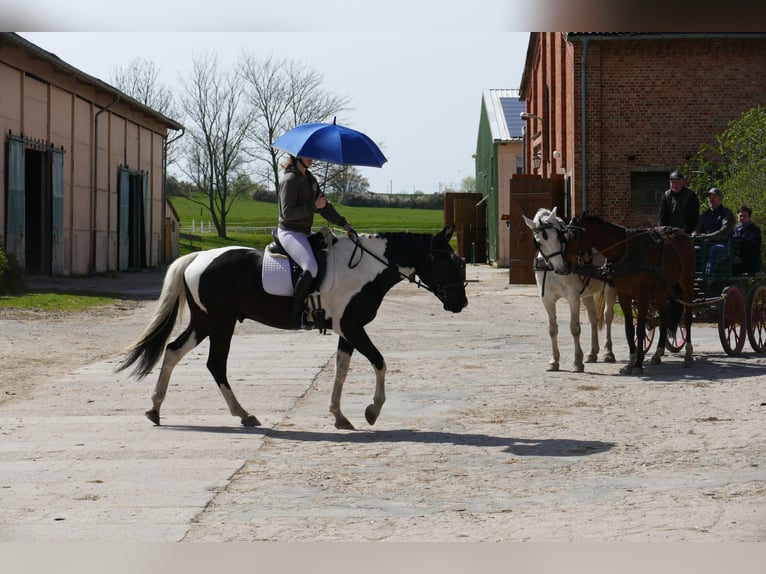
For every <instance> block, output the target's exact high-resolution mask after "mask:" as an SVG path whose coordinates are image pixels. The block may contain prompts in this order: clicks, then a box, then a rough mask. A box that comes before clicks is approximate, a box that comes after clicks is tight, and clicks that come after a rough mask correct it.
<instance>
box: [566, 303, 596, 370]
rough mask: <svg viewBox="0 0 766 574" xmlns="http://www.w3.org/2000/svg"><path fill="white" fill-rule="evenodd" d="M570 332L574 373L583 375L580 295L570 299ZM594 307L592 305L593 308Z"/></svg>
mask: <svg viewBox="0 0 766 574" xmlns="http://www.w3.org/2000/svg"><path fill="white" fill-rule="evenodd" d="M568 302H569V332H570V333H571V334H572V340H573V341H574V362H573V363H572V371H574V372H575V373H582V372H583V371H585V365H584V364H583V360H582V359H583V352H582V346H581V345H580V333H581V332H582V327H581V326H580V295H579V294H575V296H574V297H572V296H570V297H569V301H568ZM592 307H593V305H592V304H591V308H592Z"/></svg>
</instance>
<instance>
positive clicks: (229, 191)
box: [181, 53, 253, 237]
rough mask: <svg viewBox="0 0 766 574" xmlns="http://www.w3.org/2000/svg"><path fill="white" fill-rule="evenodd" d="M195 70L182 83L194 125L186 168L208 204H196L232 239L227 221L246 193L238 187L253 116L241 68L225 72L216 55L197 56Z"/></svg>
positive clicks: (184, 101)
mask: <svg viewBox="0 0 766 574" xmlns="http://www.w3.org/2000/svg"><path fill="white" fill-rule="evenodd" d="M192 68H193V69H192V72H191V73H190V75H189V76H188V77H186V78H182V80H181V84H182V86H183V95H182V98H181V106H182V108H183V111H184V112H185V114H186V117H187V118H188V119H189V123H190V125H189V126H187V133H188V134H189V135H190V137H189V139H188V140H187V153H186V157H185V159H186V162H185V165H184V166H182V168H181V169H182V170H183V172H184V173H185V174H186V176H187V177H189V178H190V179H191V181H192V182H193V183H194V184H195V186H196V188H197V190H199V191H201V192H203V193H204V194H205V196H206V201H205V202H204V203H203V202H199V201H196V203H199V204H200V205H203V206H204V207H206V208H207V210H208V211H209V212H210V216H211V217H212V219H213V224H214V225H215V228H216V231H217V232H218V235H219V236H220V237H226V216H227V214H228V213H229V211H230V210H231V206H232V203H233V202H234V200H235V199H236V198H237V196H238V195H239V194H240V193H241V192H242V187H241V186H236V185H234V182H236V181H237V178H238V177H239V176H240V175H241V173H242V171H243V167H244V164H245V162H246V160H247V156H246V154H245V153H244V152H245V145H246V138H247V135H248V132H249V130H250V129H251V126H252V123H253V115H252V113H251V112H250V110H249V108H248V106H247V105H245V102H243V101H242V99H243V94H244V81H243V77H242V75H241V74H240V73H239V71H238V70H237V69H231V70H224V69H222V68H221V64H220V60H219V58H218V56H217V55H216V54H214V53H211V54H207V55H205V56H202V57H194V58H193V66H192ZM191 199H192V200H193V198H191Z"/></svg>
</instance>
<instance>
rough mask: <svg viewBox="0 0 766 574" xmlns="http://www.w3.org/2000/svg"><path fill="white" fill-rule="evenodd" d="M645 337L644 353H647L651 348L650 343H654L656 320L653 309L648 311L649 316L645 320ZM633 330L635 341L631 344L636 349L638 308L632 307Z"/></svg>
mask: <svg viewBox="0 0 766 574" xmlns="http://www.w3.org/2000/svg"><path fill="white" fill-rule="evenodd" d="M645 325H646V336H645V337H644V353H648V352H649V349H651V348H652V343H653V342H654V331H655V330H656V327H657V319H656V316H655V313H654V310H653V309H649V316H648V317H647V318H646V323H645ZM633 329H635V333H636V335H635V339H634V340H633V343H634V344H635V346H636V347H638V308H637V307H636V306H635V302H634V306H633Z"/></svg>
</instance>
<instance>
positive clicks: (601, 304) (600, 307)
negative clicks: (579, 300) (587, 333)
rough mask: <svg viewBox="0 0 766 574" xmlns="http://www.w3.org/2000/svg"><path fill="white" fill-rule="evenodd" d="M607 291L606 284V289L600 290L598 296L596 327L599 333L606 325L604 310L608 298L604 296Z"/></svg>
mask: <svg viewBox="0 0 766 574" xmlns="http://www.w3.org/2000/svg"><path fill="white" fill-rule="evenodd" d="M605 290H606V283H604V287H603V288H601V289H599V292H598V294H597V295H596V301H595V303H596V327H597V328H598V330H599V331H601V330H602V329H603V328H604V323H606V319H605V318H604V310H605V309H606V297H605V296H604V291H605Z"/></svg>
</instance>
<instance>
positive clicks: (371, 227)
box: [170, 195, 444, 254]
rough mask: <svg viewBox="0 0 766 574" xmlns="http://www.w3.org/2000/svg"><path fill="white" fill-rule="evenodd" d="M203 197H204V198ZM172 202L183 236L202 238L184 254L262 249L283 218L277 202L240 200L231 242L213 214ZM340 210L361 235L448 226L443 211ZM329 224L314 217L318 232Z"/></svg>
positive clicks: (231, 217) (230, 221)
mask: <svg viewBox="0 0 766 574" xmlns="http://www.w3.org/2000/svg"><path fill="white" fill-rule="evenodd" d="M199 197H200V198H202V196H201V195H200V196H199ZM170 202H171V203H172V204H173V207H174V208H175V210H176V212H177V213H178V217H179V218H180V220H181V231H182V233H188V234H193V235H196V236H199V237H200V238H201V240H192V241H191V242H189V241H188V240H186V239H183V238H182V239H181V254H184V253H188V252H189V251H196V250H198V249H209V248H211V247H222V246H225V245H234V244H237V245H245V246H248V247H258V248H262V247H264V246H265V245H266V244H267V243H269V242H270V241H271V235H270V230H271V229H273V228H275V227H276V225H277V221H278V219H279V216H278V211H277V205H276V204H275V203H265V202H262V201H253V200H252V199H249V198H240V199H238V200H235V202H234V205H233V206H232V208H231V211H229V214H228V215H227V217H226V227H227V235H228V239H221V238H219V237H218V236H217V233H216V231H215V227H214V226H213V224H212V222H211V218H210V214H209V213H208V211H207V210H206V209H205V208H204V207H202V206H201V205H199V204H198V203H195V202H193V201H191V200H189V199H186V198H183V197H171V198H170ZM336 209H337V210H338V211H339V212H340V213H341V214H343V216H344V217H345V218H346V219H348V221H349V222H350V223H351V225H353V226H354V229H356V230H357V232H359V233H377V232H384V231H410V232H416V233H436V232H438V231H439V230H440V229H441V228H442V227H444V212H443V211H442V210H440V209H406V208H390V207H347V206H344V205H339V206H336ZM326 223H327V222H326V221H325V220H324V219H323V218H322V216H320V215H318V216H316V217H315V218H314V226H315V227H316V228H317V229H318V228H319V227H321V226H322V225H324V224H326Z"/></svg>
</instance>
